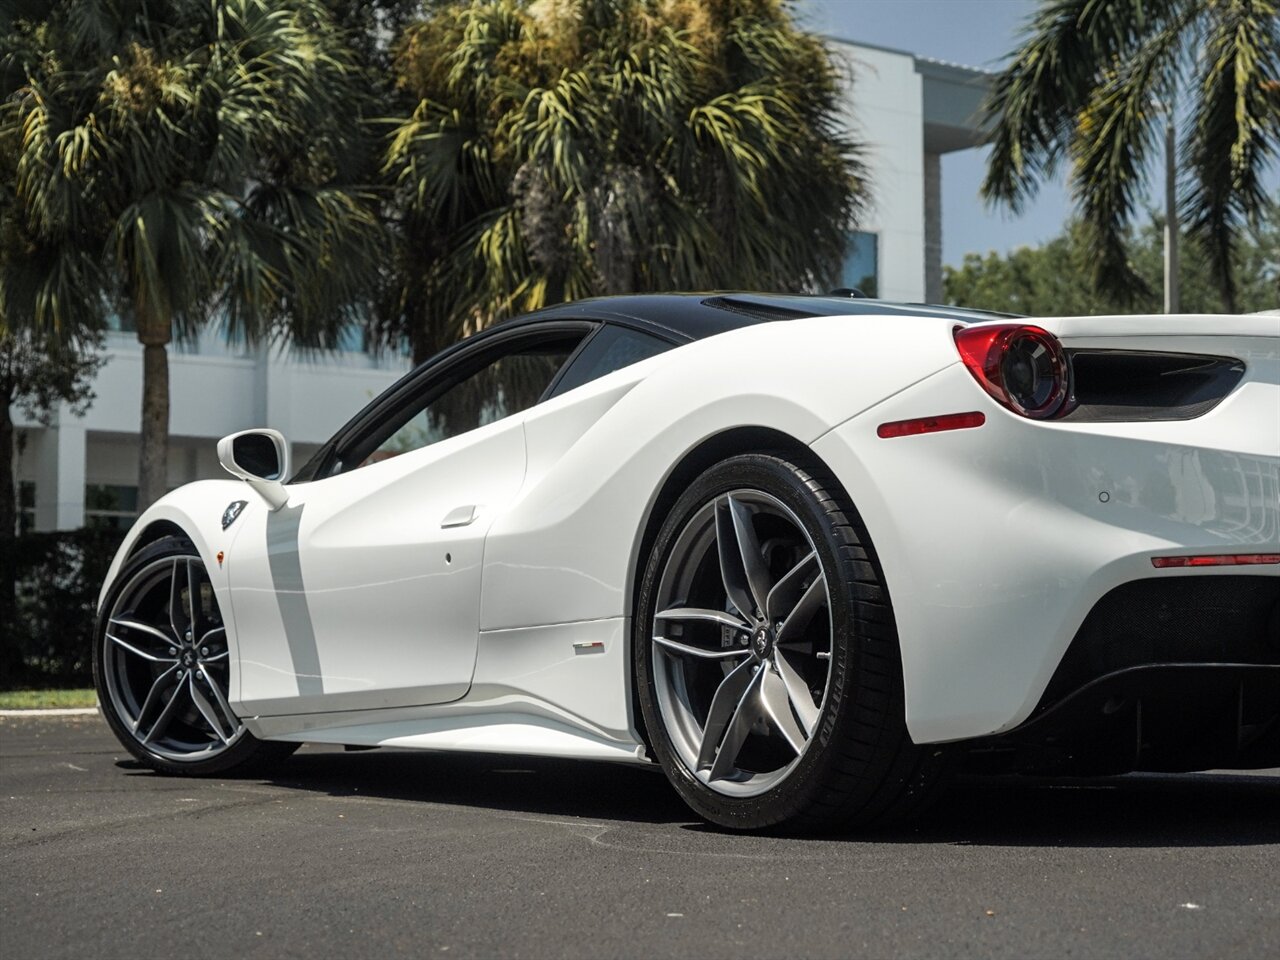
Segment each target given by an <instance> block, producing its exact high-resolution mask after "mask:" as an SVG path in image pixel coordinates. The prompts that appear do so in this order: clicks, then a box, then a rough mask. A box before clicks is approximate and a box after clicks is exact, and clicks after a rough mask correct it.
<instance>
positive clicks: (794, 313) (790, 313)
mask: <svg viewBox="0 0 1280 960" xmlns="http://www.w3.org/2000/svg"><path fill="white" fill-rule="evenodd" d="M702 305H703V306H705V307H716V308H717V309H719V310H728V311H729V312H730V313H738V314H741V315H742V316H744V317H751V318H752V319H753V320H763V321H766V322H768V321H770V320H804V319H807V318H808V317H812V316H815V311H813V310H799V309H795V308H793V307H786V306H782V305H781V304H776V303H769V302H768V301H763V300H749V299H747V298H745V297H708V298H707V299H706V300H703V301H702Z"/></svg>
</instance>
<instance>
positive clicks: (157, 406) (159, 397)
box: [138, 338, 169, 511]
mask: <svg viewBox="0 0 1280 960" xmlns="http://www.w3.org/2000/svg"><path fill="white" fill-rule="evenodd" d="M139 339H141V338H139ZM168 488H169V354H168V352H167V347H166V344H165V343H163V342H161V343H155V342H151V343H147V342H145V341H144V343H143V350H142V438H141V446H140V448H139V451H138V510H139V511H142V510H145V509H147V507H149V506H151V504H153V503H155V502H156V501H157V500H159V499H160V498H161V497H162V496H164V495H165V493H166V491H167V490H168Z"/></svg>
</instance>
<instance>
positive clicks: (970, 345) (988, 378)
mask: <svg viewBox="0 0 1280 960" xmlns="http://www.w3.org/2000/svg"><path fill="white" fill-rule="evenodd" d="M952 337H953V339H954V340H955V344H956V350H957V351H958V352H959V354H960V359H961V361H962V362H963V363H964V365H965V367H966V368H967V369H968V371H969V373H970V374H971V375H972V376H973V378H974V379H975V380H977V381H978V385H979V386H981V387H982V388H983V390H985V391H986V392H987V393H988V394H989V395H990V396H991V397H992V399H994V400H995V401H996V402H997V403H999V404H1000V405H1001V406H1002V407H1004V408H1005V409H1007V410H1011V411H1013V412H1014V413H1016V414H1017V415H1018V416H1021V417H1026V418H1027V419H1029V420H1051V419H1053V418H1054V417H1060V416H1063V415H1065V414H1066V413H1068V412H1069V411H1070V409H1071V364H1070V362H1069V361H1068V359H1067V353H1066V351H1065V350H1064V349H1063V347H1062V343H1061V342H1060V341H1059V340H1058V338H1057V337H1055V336H1054V335H1053V334H1052V333H1050V332H1049V331H1048V330H1045V329H1044V328H1043V327H1038V326H1036V325H1035V324H1031V323H992V324H977V325H973V326H965V325H962V324H957V325H956V326H955V328H954V329H953V330H952ZM1028 340H1030V341H1032V342H1034V343H1037V344H1039V345H1041V346H1043V347H1044V348H1045V350H1046V351H1047V355H1048V358H1049V363H1050V365H1051V367H1052V370H1053V381H1052V389H1051V391H1050V394H1049V396H1048V398H1046V399H1045V400H1044V401H1043V402H1042V403H1040V404H1039V405H1038V406H1035V407H1029V406H1027V405H1026V404H1025V403H1023V402H1022V401H1021V399H1020V398H1018V397H1017V396H1015V395H1014V393H1013V391H1012V390H1010V389H1009V387H1008V386H1007V385H1006V383H1005V379H1006V378H1005V372H1004V364H1005V361H1006V359H1007V358H1008V356H1009V352H1010V350H1011V349H1012V348H1013V347H1014V346H1015V345H1017V344H1019V343H1023V342H1026V341H1028Z"/></svg>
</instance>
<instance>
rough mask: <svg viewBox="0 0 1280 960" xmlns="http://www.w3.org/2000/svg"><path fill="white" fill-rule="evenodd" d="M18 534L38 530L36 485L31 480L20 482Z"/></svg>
mask: <svg viewBox="0 0 1280 960" xmlns="http://www.w3.org/2000/svg"><path fill="white" fill-rule="evenodd" d="M17 520H18V534H19V535H21V534H24V533H30V532H31V531H32V530H34V529H35V528H36V485H35V483H34V482H33V481H31V480H19V481H18V518H17Z"/></svg>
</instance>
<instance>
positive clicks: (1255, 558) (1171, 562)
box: [1151, 553, 1280, 569]
mask: <svg viewBox="0 0 1280 960" xmlns="http://www.w3.org/2000/svg"><path fill="white" fill-rule="evenodd" d="M1258 563H1280V553H1211V554H1204V555H1201V556H1195V557H1152V558H1151V565H1152V566H1153V567H1156V568H1157V569H1163V568H1165V567H1245V566H1252V565H1254V564H1258Z"/></svg>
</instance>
